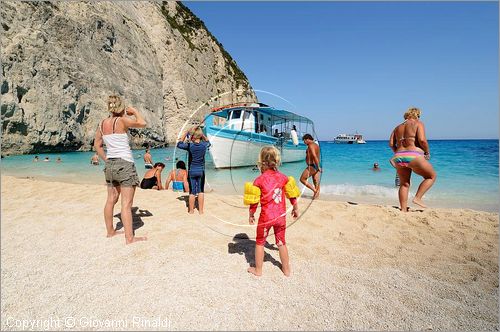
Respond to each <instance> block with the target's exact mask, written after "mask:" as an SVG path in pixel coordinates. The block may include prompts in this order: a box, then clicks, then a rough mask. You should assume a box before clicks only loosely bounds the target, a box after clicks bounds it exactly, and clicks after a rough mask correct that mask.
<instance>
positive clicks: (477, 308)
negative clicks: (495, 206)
mask: <svg viewBox="0 0 500 332" xmlns="http://www.w3.org/2000/svg"><path fill="white" fill-rule="evenodd" d="M179 196H180V195H179V194H177V193H173V192H171V191H160V192H158V191H144V190H140V189H139V190H138V191H137V194H136V199H135V202H134V207H137V208H138V209H137V210H136V217H135V219H136V224H137V225H138V226H141V225H142V226H141V227H140V228H138V229H137V231H136V233H137V235H140V236H142V235H146V236H148V241H146V242H143V243H137V244H133V245H129V246H126V245H125V244H124V242H125V241H124V238H123V235H119V236H116V237H114V238H111V239H108V238H106V237H105V228H104V221H103V217H102V209H103V205H104V201H105V197H106V189H105V186H104V185H85V184H67V183H57V182H43V181H39V180H33V179H18V178H13V177H7V176H2V225H1V231H2V232H1V240H2V243H1V244H2V246H1V262H2V284H1V285H2V292H1V300H2V301H1V318H2V330H19V329H20V327H19V326H17V327H16V325H15V324H16V322H17V321H20V320H36V319H38V320H41V321H43V320H47V319H49V318H50V317H52V318H53V319H55V318H56V317H57V318H60V319H62V318H67V317H72V318H74V320H71V319H70V320H67V321H66V324H67V325H64V324H65V323H64V322H63V323H61V325H60V326H59V327H58V326H52V327H53V328H55V329H59V330H61V329H68V328H71V327H73V328H74V329H79V330H83V329H101V330H107V329H128V330H137V329H162V330H165V329H173V330H186V329H196V330H212V329H224V330H242V329H245V330H278V329H286V330H324V329H329V330H348V329H350V330H352V329H354V330H428V329H429V330H430V329H433V330H495V329H498V222H499V219H498V214H497V213H488V212H479V211H473V210H465V209H463V210H461V209H427V210H425V211H423V212H419V211H415V210H414V212H412V213H408V214H403V213H400V212H399V211H398V210H397V209H395V208H394V207H392V206H382V205H363V204H359V205H353V204H348V203H343V202H333V201H322V200H319V201H315V202H313V203H312V204H311V206H310V207H309V209H308V210H307V211H306V212H305V213H304V215H303V217H302V218H300V219H299V220H298V221H297V222H296V223H295V224H293V225H291V226H290V227H289V228H288V229H287V242H288V247H289V251H290V259H291V266H292V276H291V277H290V278H286V277H284V276H283V275H282V273H281V271H280V269H279V267H278V266H277V265H279V264H278V263H277V262H278V261H279V256H278V251H277V250H274V249H273V247H271V248H270V249H266V252H267V253H268V254H267V255H266V262H265V263H264V275H263V276H262V277H261V278H257V277H254V276H251V275H249V274H248V273H247V272H246V269H247V267H248V262H249V261H252V260H253V249H254V248H253V245H254V243H253V241H252V240H234V239H233V237H234V235H236V234H239V233H246V234H247V235H248V236H249V237H250V238H252V237H253V236H254V228H253V227H251V226H248V225H247V210H246V209H245V208H244V207H243V206H242V204H241V199H240V198H238V197H236V196H221V195H218V194H215V193H209V194H207V195H206V214H205V215H204V216H199V215H198V214H195V215H188V214H187V212H186V208H185V203H184V202H183V201H180V200H178V199H177V198H178V197H179ZM309 203H310V200H309V199H308V198H304V199H302V200H301V201H300V202H299V204H300V205H301V210H302V211H303V210H304V207H305V206H307V205H308V204H309ZM115 213H119V207H117V209H116V211H115ZM288 220H289V221H291V218H289V219H288ZM115 221H117V222H118V221H119V219H118V218H115ZM228 222H232V223H237V224H239V225H230V224H228ZM268 241H269V242H270V243H271V244H272V243H274V238H273V236H270V237H269V238H268ZM134 317H136V320H135V323H134ZM158 318H160V320H168V322H169V325H168V326H162V327H157V328H155V327H154V326H153V325H154V322H153V320H154V319H158ZM16 320H17V321H16ZM106 320H108V321H106ZM111 320H113V322H115V323H116V322H119V321H123V322H126V324H127V325H125V326H115V327H114V328H111V327H106V326H105V325H99V324H106V322H108V323H110V322H112V321H111ZM148 320H149V323H150V324H153V325H150V326H149V327H148V326H146V325H147V322H148ZM139 321H141V322H143V323H141V322H139ZM72 322H73V323H72ZM144 322H145V323H144ZM18 324H19V323H18ZM72 324H73V326H71V325H72ZM89 324H91V325H89ZM117 324H118V323H117ZM141 324H146V325H141ZM38 329H40V328H38Z"/></svg>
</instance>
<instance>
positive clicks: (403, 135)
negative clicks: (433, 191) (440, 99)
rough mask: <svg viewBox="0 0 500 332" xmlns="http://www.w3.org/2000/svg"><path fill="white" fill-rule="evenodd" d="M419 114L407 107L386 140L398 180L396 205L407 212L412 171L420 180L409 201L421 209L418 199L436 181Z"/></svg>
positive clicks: (420, 199) (416, 109)
mask: <svg viewBox="0 0 500 332" xmlns="http://www.w3.org/2000/svg"><path fill="white" fill-rule="evenodd" d="M420 113H421V112H420V110H419V109H418V108H415V107H411V108H409V109H408V111H406V113H405V115H404V118H405V121H404V122H403V123H402V124H400V125H398V126H397V127H396V128H394V130H393V131H392V133H391V137H390V139H389V146H390V147H391V149H392V151H394V156H393V157H392V158H391V164H393V166H395V167H396V169H397V172H398V175H399V178H400V187H399V203H400V205H401V211H403V212H406V211H407V210H408V193H409V190H410V177H411V172H412V171H413V172H415V173H417V174H418V175H420V176H422V177H423V178H424V180H423V181H422V183H420V186H419V187H418V190H417V193H416V194H415V198H414V199H413V203H415V204H417V205H420V206H421V207H426V206H425V205H424V203H423V202H422V197H423V196H424V194H425V193H426V192H427V190H429V189H430V188H431V187H432V185H433V184H434V182H435V181H436V172H435V171H434V169H433V168H432V165H431V163H430V162H429V159H430V157H431V155H430V152H429V144H428V143H427V139H426V137H425V130H424V124H423V123H422V122H420V120H419V119H420Z"/></svg>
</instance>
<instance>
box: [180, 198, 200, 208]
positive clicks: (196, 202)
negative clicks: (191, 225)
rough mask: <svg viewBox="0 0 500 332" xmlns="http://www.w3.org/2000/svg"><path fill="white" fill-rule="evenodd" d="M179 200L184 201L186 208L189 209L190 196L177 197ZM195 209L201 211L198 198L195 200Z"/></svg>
mask: <svg viewBox="0 0 500 332" xmlns="http://www.w3.org/2000/svg"><path fill="white" fill-rule="evenodd" d="M177 199H178V200H179V201H183V202H184V203H185V204H186V208H188V209H189V195H182V196H179V197H177ZM194 208H195V209H198V210H199V208H198V197H197V198H195V200H194Z"/></svg>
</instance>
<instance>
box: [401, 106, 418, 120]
mask: <svg viewBox="0 0 500 332" xmlns="http://www.w3.org/2000/svg"><path fill="white" fill-rule="evenodd" d="M420 113H421V112H420V109H419V108H416V107H410V108H408V110H407V111H406V112H405V115H404V118H405V120H407V119H418V118H420Z"/></svg>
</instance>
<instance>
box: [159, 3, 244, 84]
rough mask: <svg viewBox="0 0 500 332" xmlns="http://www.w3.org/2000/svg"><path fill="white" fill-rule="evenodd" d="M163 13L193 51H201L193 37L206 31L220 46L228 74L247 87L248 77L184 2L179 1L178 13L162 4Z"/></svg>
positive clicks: (177, 4) (177, 5)
mask: <svg viewBox="0 0 500 332" xmlns="http://www.w3.org/2000/svg"><path fill="white" fill-rule="evenodd" d="M161 12H162V13H163V16H165V19H166V20H167V21H168V23H169V24H170V26H171V27H172V28H174V29H176V30H178V31H179V32H180V33H181V35H182V37H183V38H184V40H186V42H187V43H188V44H189V48H190V49H191V50H195V49H197V50H200V49H199V47H197V46H196V45H194V43H193V41H192V37H193V36H195V35H196V34H197V33H198V31H200V30H205V31H206V33H207V35H208V36H210V38H212V40H213V41H214V42H215V43H216V44H217V46H219V48H220V51H221V53H222V56H223V57H224V60H225V63H226V67H227V68H228V72H229V73H231V74H232V76H233V78H234V80H235V81H236V82H237V83H238V84H241V85H245V86H246V85H247V82H248V79H247V77H246V76H245V74H244V73H243V72H242V71H241V69H240V68H239V67H238V65H237V64H236V62H235V61H234V59H233V58H232V57H231V55H229V53H228V52H227V51H226V50H225V49H224V47H223V46H222V44H221V43H220V42H219V41H218V40H217V38H215V37H214V35H212V33H211V32H210V31H209V30H208V29H207V27H206V26H205V23H203V21H202V20H200V19H199V18H198V17H197V16H196V15H195V14H194V13H193V12H192V11H191V10H190V9H189V8H188V7H186V6H185V5H184V4H183V3H182V2H180V1H177V2H176V12H175V13H171V12H170V11H169V9H168V4H167V1H163V2H162V4H161Z"/></svg>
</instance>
